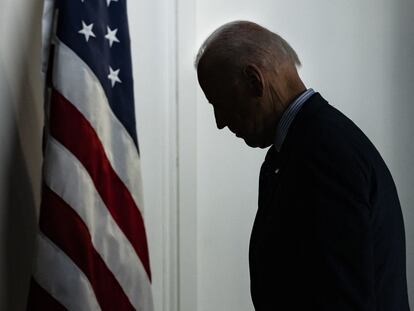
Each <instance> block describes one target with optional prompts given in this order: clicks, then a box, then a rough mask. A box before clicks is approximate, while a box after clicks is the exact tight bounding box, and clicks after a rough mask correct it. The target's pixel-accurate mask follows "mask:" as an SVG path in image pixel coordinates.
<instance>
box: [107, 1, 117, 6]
mask: <svg viewBox="0 0 414 311" xmlns="http://www.w3.org/2000/svg"><path fill="white" fill-rule="evenodd" d="M112 1H113V2H118V0H106V5H107V6H108V7H109V5H110V4H111V2H112Z"/></svg>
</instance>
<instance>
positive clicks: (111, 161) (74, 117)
mask: <svg viewBox="0 0 414 311" xmlns="http://www.w3.org/2000/svg"><path fill="white" fill-rule="evenodd" d="M46 2H47V3H46ZM46 2H45V6H47V5H49V6H50V3H51V0H49V1H48V0H46ZM53 8H56V9H57V10H53V12H56V13H55V14H54V16H55V18H54V22H55V23H54V26H53V27H49V28H53V35H52V37H53V40H52V42H53V46H54V48H53V49H51V51H53V54H52V55H53V57H52V59H53V62H52V61H51V62H49V65H48V66H49V70H50V71H51V73H52V74H51V77H52V78H51V88H50V92H49V95H50V96H48V97H49V98H50V100H49V101H48V103H49V104H47V105H46V109H45V110H46V113H45V115H46V117H45V119H46V120H45V124H46V126H45V146H44V164H43V188H42V204H41V208H40V215H39V233H38V237H37V249H38V251H37V258H36V261H35V268H34V273H33V278H32V282H31V288H30V293H29V301H28V310H65V309H67V310H76V311H78V310H139V311H151V310H153V301H152V293H151V271H150V263H149V256H148V247H147V240H146V233H145V228H144V222H143V214H142V209H143V204H142V190H141V173H140V156H139V148H138V141H137V133H136V124H135V112H134V94H133V79H132V66H131V54H130V39H129V31H128V21H127V11H126V10H127V3H126V0H56V2H54V3H53ZM44 23H49V24H50V25H49V26H51V24H52V22H51V20H49V21H48V20H44ZM46 28H47V27H46Z"/></svg>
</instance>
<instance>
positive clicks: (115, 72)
mask: <svg viewBox="0 0 414 311" xmlns="http://www.w3.org/2000/svg"><path fill="white" fill-rule="evenodd" d="M119 70H120V69H117V70H113V69H112V67H111V66H109V75H108V79H109V80H111V84H112V87H114V86H115V83H116V82H118V83H122V81H121V79H119V77H118V75H119Z"/></svg>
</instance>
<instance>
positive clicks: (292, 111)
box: [274, 89, 315, 152]
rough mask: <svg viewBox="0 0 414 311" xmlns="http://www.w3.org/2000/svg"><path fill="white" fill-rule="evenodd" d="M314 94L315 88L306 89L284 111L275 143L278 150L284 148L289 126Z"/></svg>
mask: <svg viewBox="0 0 414 311" xmlns="http://www.w3.org/2000/svg"><path fill="white" fill-rule="evenodd" d="M313 94H315V91H314V90H313V89H308V90H306V91H305V92H303V93H302V94H300V95H299V97H297V98H296V99H295V100H294V101H293V102H292V103H291V104H290V105H289V106H288V108H287V109H286V110H285V112H284V113H283V115H282V118H281V119H280V121H279V123H278V125H277V129H276V137H275V143H274V146H275V148H276V150H277V151H278V152H280V149H281V148H282V145H283V142H284V141H285V138H286V135H287V133H288V131H289V127H290V125H291V124H292V122H293V120H294V119H295V116H296V114H297V113H298V112H299V110H300V108H302V106H303V104H304V103H305V102H306V101H307V100H308V99H309V97H311V96H312V95H313Z"/></svg>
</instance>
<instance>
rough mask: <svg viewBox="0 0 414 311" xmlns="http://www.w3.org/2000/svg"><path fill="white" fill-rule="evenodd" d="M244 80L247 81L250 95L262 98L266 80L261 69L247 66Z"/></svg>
mask: <svg viewBox="0 0 414 311" xmlns="http://www.w3.org/2000/svg"><path fill="white" fill-rule="evenodd" d="M244 78H245V79H246V81H247V87H248V91H249V93H250V94H251V95H252V96H254V97H262V96H263V88H264V80H263V75H262V73H261V71H260V69H259V68H258V67H257V66H256V65H254V64H249V65H247V66H246V67H245V68H244Z"/></svg>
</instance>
